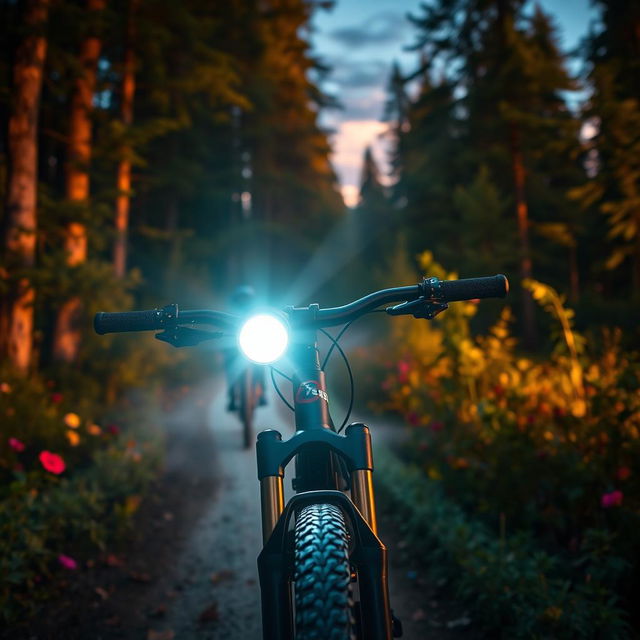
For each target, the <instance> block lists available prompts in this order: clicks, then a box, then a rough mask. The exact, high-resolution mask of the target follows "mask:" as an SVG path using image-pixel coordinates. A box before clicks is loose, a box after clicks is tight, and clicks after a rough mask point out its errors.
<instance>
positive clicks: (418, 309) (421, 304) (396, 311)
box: [385, 298, 449, 320]
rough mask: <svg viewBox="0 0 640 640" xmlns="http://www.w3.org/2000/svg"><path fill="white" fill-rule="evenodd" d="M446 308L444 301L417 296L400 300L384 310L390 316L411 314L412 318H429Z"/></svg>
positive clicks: (447, 306)
mask: <svg viewBox="0 0 640 640" xmlns="http://www.w3.org/2000/svg"><path fill="white" fill-rule="evenodd" d="M448 308H449V305H448V304H447V303H446V302H438V301H436V300H427V299H426V298H418V299H417V300H411V301H409V302H402V303H400V304H397V305H395V306H393V307H387V308H386V309H385V311H386V312H387V313H388V314H389V315H390V316H408V315H412V316H413V317H414V318H423V319H425V320H431V319H433V318H435V317H436V316H437V315H438V314H439V313H442V312H443V311H444V310H445V309H448Z"/></svg>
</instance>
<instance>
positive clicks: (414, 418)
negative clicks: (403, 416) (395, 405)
mask: <svg viewBox="0 0 640 640" xmlns="http://www.w3.org/2000/svg"><path fill="white" fill-rule="evenodd" d="M407 420H408V422H409V424H411V425H413V426H414V427H415V426H416V425H418V424H420V416H419V415H418V414H417V413H416V412H415V411H412V412H411V413H408V414H407Z"/></svg>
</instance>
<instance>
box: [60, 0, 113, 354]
mask: <svg viewBox="0 0 640 640" xmlns="http://www.w3.org/2000/svg"><path fill="white" fill-rule="evenodd" d="M105 4H106V0H87V1H86V21H87V33H86V35H85V37H84V39H83V41H82V43H81V45H80V52H79V56H78V63H79V69H78V74H77V77H76V81H75V87H74V91H73V95H72V97H71V104H70V110H69V142H68V147H67V149H68V157H67V166H66V188H65V191H66V197H67V199H68V201H69V202H70V203H73V205H75V206H76V207H77V211H78V213H79V214H80V216H79V219H75V220H70V221H69V222H68V223H67V226H66V230H65V236H64V249H65V252H66V263H67V266H69V267H72V268H73V267H77V266H78V265H81V264H83V263H84V262H86V260H87V255H88V252H87V246H88V237H87V228H86V222H85V220H84V219H83V218H84V217H86V215H87V210H88V206H89V196H90V192H89V164H90V160H91V150H92V144H93V140H92V139H93V123H92V119H91V114H92V112H93V105H94V94H95V90H96V80H97V77H96V74H97V70H98V60H99V58H100V51H101V48H102V39H101V37H100V35H99V27H100V23H99V19H100V15H101V14H102V12H103V11H104V8H105ZM81 317H82V301H81V300H80V298H79V297H76V296H74V297H72V298H70V299H69V300H65V301H64V302H62V303H61V304H60V307H59V309H58V312H57V316H56V326H55V332H54V338H53V357H54V359H56V360H58V361H60V362H65V363H71V362H73V361H74V360H75V359H76V358H77V356H78V349H79V348H80V338H81V329H80V324H81Z"/></svg>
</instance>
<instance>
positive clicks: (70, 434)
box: [66, 430, 80, 447]
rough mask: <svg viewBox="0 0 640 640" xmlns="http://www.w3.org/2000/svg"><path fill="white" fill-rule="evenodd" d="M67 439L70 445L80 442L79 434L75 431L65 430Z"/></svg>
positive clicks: (74, 445)
mask: <svg viewBox="0 0 640 640" xmlns="http://www.w3.org/2000/svg"><path fill="white" fill-rule="evenodd" d="M66 435H67V440H68V441H69V444H70V445H71V446H72V447H77V446H78V445H79V444H80V436H79V435H78V433H77V432H76V431H71V430H69V431H67V433H66Z"/></svg>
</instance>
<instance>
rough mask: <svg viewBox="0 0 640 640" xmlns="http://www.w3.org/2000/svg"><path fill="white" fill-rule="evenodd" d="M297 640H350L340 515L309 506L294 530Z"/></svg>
mask: <svg viewBox="0 0 640 640" xmlns="http://www.w3.org/2000/svg"><path fill="white" fill-rule="evenodd" d="M294 579H295V608H296V627H295V628H296V632H295V640H351V639H352V638H353V634H354V624H353V620H352V613H351V607H352V602H351V568H350V565H349V537H348V533H347V526H346V523H345V519H344V514H343V513H342V511H341V510H340V509H339V508H338V507H337V506H335V505H332V504H312V505H309V506H307V507H305V508H304V509H302V511H301V512H300V514H299V516H298V518H297V519H296V525H295V575H294Z"/></svg>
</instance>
